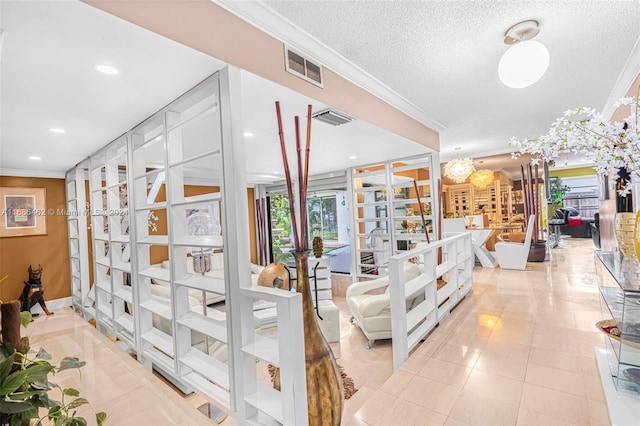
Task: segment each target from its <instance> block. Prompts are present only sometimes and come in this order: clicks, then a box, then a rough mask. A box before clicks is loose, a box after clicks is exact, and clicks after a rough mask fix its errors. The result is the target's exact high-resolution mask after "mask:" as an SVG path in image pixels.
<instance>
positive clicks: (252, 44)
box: [83, 0, 440, 151]
mask: <svg viewBox="0 0 640 426" xmlns="http://www.w3.org/2000/svg"><path fill="white" fill-rule="evenodd" d="M83 1H84V2H85V3H87V4H90V5H92V6H95V7H97V8H98V9H101V10H103V11H105V12H108V13H111V14H112V15H115V16H118V17H120V18H122V19H124V20H127V21H129V22H132V23H134V24H136V25H139V26H141V27H143V28H146V29H148V30H150V31H153V32H155V33H157V34H160V35H163V36H165V37H167V38H170V39H172V40H175V41H177V42H179V43H182V44H184V45H186V46H190V47H192V48H194V49H196V50H199V51H200V52H203V53H206V54H208V55H210V56H212V57H214V58H217V59H220V60H222V61H224V62H226V63H228V64H231V65H234V66H237V67H239V68H241V69H244V70H247V71H250V72H252V73H254V74H256V75H259V76H261V77H264V78H266V79H267V80H270V81H273V82H275V83H278V84H281V85H283V86H285V87H288V88H290V89H292V90H295V91H296V92H299V93H302V94H304V95H307V96H309V97H311V98H313V99H317V100H318V101H320V102H323V103H325V104H327V105H330V106H333V107H335V108H338V109H340V110H342V111H344V112H346V113H348V114H351V115H354V116H356V117H358V118H360V119H362V120H365V121H368V122H369V123H371V124H374V125H376V126H379V127H382V128H384V129H387V130H389V131H391V132H393V133H396V134H398V135H401V136H404V137H406V138H408V139H410V140H412V141H415V142H417V143H420V144H422V145H424V146H427V147H429V148H432V149H434V150H436V151H439V150H440V140H439V136H438V133H437V132H435V131H434V130H432V129H430V128H428V127H427V126H425V125H423V124H421V123H419V122H418V121H416V120H415V119H413V118H411V117H409V116H408V115H406V114H404V113H402V112H400V111H398V110H397V109H395V108H394V107H392V106H391V105H389V104H387V103H386V102H384V101H382V100H381V99H380V98H378V97H376V96H374V95H372V94H371V93H369V92H368V91H366V90H364V89H362V88H360V87H358V86H356V85H355V84H353V83H351V82H349V81H348V80H346V79H344V78H343V77H341V76H339V75H338V74H336V73H335V72H332V71H331V70H329V69H327V68H324V70H323V77H324V82H323V83H324V88H320V87H317V86H314V85H312V84H309V83H307V82H306V81H304V80H302V79H300V78H298V77H296V76H294V75H292V74H290V73H288V72H286V71H285V69H284V63H285V61H284V48H283V44H282V42H281V41H279V40H277V39H275V38H273V37H271V36H270V35H268V34H266V33H264V32H262V31H261V30H259V29H257V28H255V27H253V26H252V25H250V24H249V23H247V22H245V21H243V20H242V19H240V18H238V17H236V16H235V15H233V14H232V13H229V12H227V11H226V10H224V9H223V8H221V7H220V6H218V5H216V4H214V3H213V2H211V1H210V0H173V1H135V2H131V1H111V0H110V1H105V0H83Z"/></svg>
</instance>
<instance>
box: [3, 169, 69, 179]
mask: <svg viewBox="0 0 640 426" xmlns="http://www.w3.org/2000/svg"><path fill="white" fill-rule="evenodd" d="M65 175H66V173H65V172H57V171H54V170H32V169H6V168H1V169H0V176H18V177H32V178H51V179H64V178H65Z"/></svg>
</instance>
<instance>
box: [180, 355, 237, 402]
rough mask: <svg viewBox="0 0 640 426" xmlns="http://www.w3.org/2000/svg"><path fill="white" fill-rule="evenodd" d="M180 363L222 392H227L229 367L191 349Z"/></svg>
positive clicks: (181, 358)
mask: <svg viewBox="0 0 640 426" xmlns="http://www.w3.org/2000/svg"><path fill="white" fill-rule="evenodd" d="M180 362H181V363H183V364H184V365H186V366H187V367H189V368H191V369H192V370H194V371H195V372H197V373H198V374H200V375H202V376H204V377H205V378H206V379H207V380H213V381H214V382H216V383H217V384H218V385H220V387H222V388H223V389H224V390H226V391H228V390H229V366H228V365H227V364H224V363H222V362H220V361H218V360H217V359H215V358H213V357H212V356H209V355H207V354H205V353H203V352H200V351H199V350H197V349H194V348H191V349H189V350H188V351H187V353H186V354H185V355H183V356H182V357H180Z"/></svg>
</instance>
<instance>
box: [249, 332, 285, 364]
mask: <svg viewBox="0 0 640 426" xmlns="http://www.w3.org/2000/svg"><path fill="white" fill-rule="evenodd" d="M242 351H243V352H245V353H247V354H250V355H253V356H255V357H256V358H259V359H261V360H263V361H265V362H268V363H269V364H272V365H273V366H275V367H279V366H280V351H279V350H278V341H277V340H275V339H273V338H270V337H267V336H262V335H260V334H256V336H255V341H254V342H253V343H251V344H249V345H246V346H245V347H243V348H242Z"/></svg>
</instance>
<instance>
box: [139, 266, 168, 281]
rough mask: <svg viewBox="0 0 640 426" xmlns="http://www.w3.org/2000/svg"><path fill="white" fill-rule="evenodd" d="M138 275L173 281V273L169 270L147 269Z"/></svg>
mask: <svg viewBox="0 0 640 426" xmlns="http://www.w3.org/2000/svg"><path fill="white" fill-rule="evenodd" d="M138 275H143V276H145V277H149V278H153V279H156V280H161V281H167V282H169V281H171V271H170V270H169V269H167V268H147V269H144V270H142V271H140V272H138Z"/></svg>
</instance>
